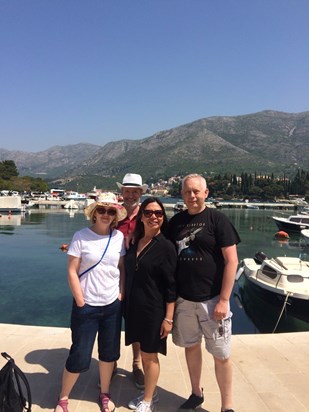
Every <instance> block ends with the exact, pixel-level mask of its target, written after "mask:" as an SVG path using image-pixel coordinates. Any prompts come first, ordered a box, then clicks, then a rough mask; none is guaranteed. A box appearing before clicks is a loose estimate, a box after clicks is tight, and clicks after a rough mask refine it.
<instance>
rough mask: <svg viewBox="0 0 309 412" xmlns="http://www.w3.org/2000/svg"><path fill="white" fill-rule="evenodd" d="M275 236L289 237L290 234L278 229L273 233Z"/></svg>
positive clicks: (280, 237)
mask: <svg viewBox="0 0 309 412" xmlns="http://www.w3.org/2000/svg"><path fill="white" fill-rule="evenodd" d="M275 238H276V239H289V238H290V236H289V235H288V233H286V232H284V231H283V230H279V232H277V233H276V234H275Z"/></svg>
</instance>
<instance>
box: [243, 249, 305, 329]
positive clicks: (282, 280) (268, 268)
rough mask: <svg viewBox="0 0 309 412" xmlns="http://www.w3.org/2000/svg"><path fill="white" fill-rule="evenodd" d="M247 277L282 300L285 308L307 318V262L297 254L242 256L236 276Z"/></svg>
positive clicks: (253, 283) (255, 284) (269, 293)
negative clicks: (293, 255)
mask: <svg viewBox="0 0 309 412" xmlns="http://www.w3.org/2000/svg"><path fill="white" fill-rule="evenodd" d="M241 276H245V278H246V280H248V282H249V283H250V284H251V285H253V286H254V287H257V288H258V289H259V290H263V291H264V292H265V293H267V294H268V295H269V297H270V299H271V300H272V301H275V300H276V298H278V299H279V301H281V302H284V304H283V305H284V308H287V310H288V311H291V312H294V314H295V316H297V317H299V318H300V319H303V320H305V321H306V322H309V262H307V261H305V260H302V259H300V258H298V257H286V256H280V257H275V258H269V257H267V256H266V255H265V254H264V253H263V252H258V253H256V255H255V256H254V258H246V259H243V260H242V261H241V263H240V267H239V269H238V272H237V274H236V280H239V278H240V277H241Z"/></svg>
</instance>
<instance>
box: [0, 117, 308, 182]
mask: <svg viewBox="0 0 309 412" xmlns="http://www.w3.org/2000/svg"><path fill="white" fill-rule="evenodd" d="M308 149H309V112H303V113H284V112H278V111H273V110H265V111H262V112H258V113H253V114H247V115H241V116H214V117H208V118H204V119H200V120H196V121H193V122H192V123H188V124H185V125H182V126H179V127H175V128H172V129H169V130H164V131H160V132H158V133H155V134H154V135H152V136H150V137H146V138H144V139H140V140H119V141H112V142H109V143H107V144H105V145H104V146H97V145H93V144H87V143H79V144H75V145H68V146H53V147H51V148H49V149H47V150H44V151H41V152H37V153H29V152H21V151H10V150H6V149H0V161H3V160H14V162H15V164H16V166H17V168H18V171H19V173H20V175H22V176H25V175H28V176H41V177H42V178H46V179H48V180H53V181H55V183H56V182H57V183H58V184H59V185H67V186H70V185H71V186H72V185H73V186H74V185H75V186H76V183H78V182H79V183H80V184H81V185H82V186H84V185H85V184H86V183H87V184H89V185H93V184H97V183H96V181H97V180H98V179H99V180H100V181H102V179H106V181H109V180H111V181H113V182H115V179H122V177H123V175H124V174H125V173H127V172H128V171H131V172H136V173H140V174H141V175H142V176H143V177H144V179H146V180H147V179H148V180H149V179H154V180H156V179H157V178H161V177H167V176H173V175H185V174H187V173H192V172H199V173H202V172H203V173H206V174H210V173H221V174H223V173H233V174H240V173H241V172H248V173H250V172H252V173H254V172H258V173H275V174H280V175H283V174H286V175H292V174H295V171H296V170H297V169H298V168H301V169H305V170H308V169H309V150H308Z"/></svg>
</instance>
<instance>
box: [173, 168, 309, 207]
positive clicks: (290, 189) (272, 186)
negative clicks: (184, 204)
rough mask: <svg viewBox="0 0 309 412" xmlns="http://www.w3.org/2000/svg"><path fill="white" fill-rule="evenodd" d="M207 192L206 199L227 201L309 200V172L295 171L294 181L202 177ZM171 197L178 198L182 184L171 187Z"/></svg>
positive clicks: (247, 176)
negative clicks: (300, 198)
mask: <svg viewBox="0 0 309 412" xmlns="http://www.w3.org/2000/svg"><path fill="white" fill-rule="evenodd" d="M204 177H205V178H206V180H207V185H208V188H209V197H214V198H217V197H220V198H223V199H225V200H229V199H240V198H242V199H243V198H247V199H251V200H252V199H257V200H263V201H266V200H273V199H276V198H285V199H287V198H289V196H291V195H295V196H299V197H305V198H309V172H307V171H304V170H297V172H296V175H295V176H294V177H293V178H288V177H287V176H285V175H283V176H282V177H275V176H274V174H273V173H272V174H270V175H267V174H265V175H262V174H257V173H254V174H252V173H242V174H241V175H240V176H237V175H235V174H228V173H225V174H224V175H221V174H217V175H211V176H209V175H204ZM170 194H171V195H172V196H175V197H179V196H180V195H181V183H180V182H176V183H174V184H173V185H172V187H171V190H170Z"/></svg>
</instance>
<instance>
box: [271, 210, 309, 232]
mask: <svg viewBox="0 0 309 412" xmlns="http://www.w3.org/2000/svg"><path fill="white" fill-rule="evenodd" d="M273 219H274V221H275V223H276V225H277V226H278V229H279V230H284V231H286V232H300V231H301V230H303V229H309V215H305V214H304V215H302V214H300V215H292V216H289V217H279V216H273Z"/></svg>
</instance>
